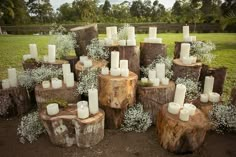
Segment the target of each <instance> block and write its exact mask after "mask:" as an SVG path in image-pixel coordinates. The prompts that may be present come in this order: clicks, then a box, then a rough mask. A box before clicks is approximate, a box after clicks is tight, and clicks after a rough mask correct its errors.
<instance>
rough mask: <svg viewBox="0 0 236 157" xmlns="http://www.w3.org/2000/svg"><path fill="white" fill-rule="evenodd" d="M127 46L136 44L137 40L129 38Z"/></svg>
mask: <svg viewBox="0 0 236 157" xmlns="http://www.w3.org/2000/svg"><path fill="white" fill-rule="evenodd" d="M127 46H136V40H135V39H133V40H127Z"/></svg>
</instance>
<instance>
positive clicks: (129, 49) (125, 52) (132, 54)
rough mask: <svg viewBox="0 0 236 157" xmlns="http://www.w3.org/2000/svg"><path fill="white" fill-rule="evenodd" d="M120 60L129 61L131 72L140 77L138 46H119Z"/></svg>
mask: <svg viewBox="0 0 236 157" xmlns="http://www.w3.org/2000/svg"><path fill="white" fill-rule="evenodd" d="M119 52H120V60H121V59H126V60H128V61H129V70H130V71H132V72H134V73H135V74H137V75H138V77H139V76H140V64H139V48H138V47H136V46H119Z"/></svg>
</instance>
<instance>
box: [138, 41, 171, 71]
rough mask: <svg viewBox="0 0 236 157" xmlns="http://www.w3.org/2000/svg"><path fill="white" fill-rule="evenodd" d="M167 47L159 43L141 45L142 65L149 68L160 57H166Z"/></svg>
mask: <svg viewBox="0 0 236 157" xmlns="http://www.w3.org/2000/svg"><path fill="white" fill-rule="evenodd" d="M166 49H167V48H166V45H165V44H158V43H140V65H141V66H144V67H147V66H148V65H149V64H151V63H152V62H153V61H154V60H155V59H156V58H157V57H158V56H162V57H166V56H167V52H166Z"/></svg>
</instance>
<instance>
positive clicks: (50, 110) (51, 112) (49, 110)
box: [46, 103, 59, 116]
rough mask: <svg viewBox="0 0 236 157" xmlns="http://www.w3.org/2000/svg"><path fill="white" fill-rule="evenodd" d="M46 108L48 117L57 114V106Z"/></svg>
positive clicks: (50, 105) (55, 104)
mask: <svg viewBox="0 0 236 157" xmlns="http://www.w3.org/2000/svg"><path fill="white" fill-rule="evenodd" d="M46 108H47V113H48V115H49V116H54V115H56V114H58V113H59V106H58V104H57V103H52V104H48V105H47V107H46Z"/></svg>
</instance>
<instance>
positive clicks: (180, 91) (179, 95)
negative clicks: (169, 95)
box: [174, 84, 186, 106]
mask: <svg viewBox="0 0 236 157" xmlns="http://www.w3.org/2000/svg"><path fill="white" fill-rule="evenodd" d="M185 93H186V86H185V85H183V84H177V86H176V89H175V96H174V102H175V103H178V104H179V105H181V106H183V104H184V99H185Z"/></svg>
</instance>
